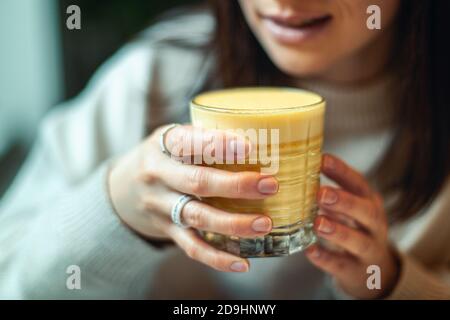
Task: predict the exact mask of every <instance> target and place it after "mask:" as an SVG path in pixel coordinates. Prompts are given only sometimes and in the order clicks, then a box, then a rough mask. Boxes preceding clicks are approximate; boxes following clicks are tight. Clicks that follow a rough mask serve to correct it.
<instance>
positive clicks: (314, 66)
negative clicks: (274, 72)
mask: <svg viewBox="0 0 450 320" xmlns="http://www.w3.org/2000/svg"><path fill="white" fill-rule="evenodd" d="M271 60H272V61H273V63H274V64H275V66H276V67H277V68H278V69H280V70H281V71H282V72H283V73H285V74H287V75H289V76H291V77H295V78H306V77H315V76H320V75H321V74H324V73H325V72H326V70H327V69H328V68H329V67H330V63H327V61H326V60H325V59H321V58H320V57H319V56H318V55H317V54H313V55H304V54H299V53H297V54H295V55H291V56H276V57H275V56H274V57H271Z"/></svg>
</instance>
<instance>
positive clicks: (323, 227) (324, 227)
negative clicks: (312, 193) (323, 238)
mask: <svg viewBox="0 0 450 320" xmlns="http://www.w3.org/2000/svg"><path fill="white" fill-rule="evenodd" d="M317 230H319V231H320V232H323V233H327V234H330V233H332V232H333V231H334V223H332V222H331V221H329V220H328V219H325V218H321V219H320V222H319V225H318V227H317Z"/></svg>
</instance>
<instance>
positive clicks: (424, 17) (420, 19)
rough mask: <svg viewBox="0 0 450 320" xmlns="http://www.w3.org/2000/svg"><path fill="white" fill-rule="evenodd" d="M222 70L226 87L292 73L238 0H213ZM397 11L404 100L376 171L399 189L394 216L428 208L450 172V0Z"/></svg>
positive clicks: (385, 184)
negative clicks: (277, 61) (272, 54)
mask: <svg viewBox="0 0 450 320" xmlns="http://www.w3.org/2000/svg"><path fill="white" fill-rule="evenodd" d="M210 4H211V6H212V8H213V12H214V14H215V17H216V22H217V25H216V31H215V37H214V40H213V41H214V43H213V44H212V45H213V46H214V48H215V52H216V55H217V73H216V76H218V77H219V78H220V79H221V81H222V83H223V86H224V87H237V86H249V85H252V86H255V85H256V86H258V85H285V84H288V83H289V77H288V76H287V75H285V74H283V73H282V72H281V71H280V70H279V69H277V68H276V66H275V65H274V64H273V63H272V61H271V60H270V59H269V57H268V56H267V54H266V53H265V51H264V50H263V48H262V47H261V45H260V44H259V42H258V41H257V39H256V38H255V36H254V35H253V33H252V31H251V30H250V28H249V26H248V25H247V23H246V21H245V18H244V16H243V13H242V11H241V8H240V6H239V4H238V1H235V0H212V1H210ZM400 11H401V12H400V14H399V16H398V18H397V33H398V39H397V44H398V45H397V47H396V50H395V52H393V55H395V57H396V59H395V61H396V62H397V64H398V65H399V68H398V69H399V72H398V83H397V86H398V90H396V96H395V97H393V98H395V99H396V101H397V102H398V105H399V108H400V112H399V114H400V115H401V117H400V118H399V121H397V125H396V133H395V136H394V139H393V142H392V144H391V146H390V147H389V148H388V150H387V152H386V153H385V155H384V159H383V160H382V161H381V162H380V164H379V165H378V166H377V167H376V168H375V170H374V171H373V172H372V174H371V177H372V179H373V181H374V184H375V185H376V187H377V189H378V190H379V191H380V192H381V193H382V194H384V195H386V194H397V197H396V200H395V202H394V204H393V206H392V207H391V220H395V219H405V218H408V217H410V216H412V215H414V214H416V213H418V212H420V210H421V209H423V208H425V207H426V206H428V205H429V204H430V202H431V201H433V199H434V198H435V197H436V196H437V194H438V193H439V192H440V190H441V189H442V187H443V185H444V183H445V181H446V179H447V177H448V176H449V173H450V142H449V139H450V123H449V120H450V117H449V107H450V105H449V104H450V103H449V101H450V83H449V81H448V79H449V77H450V76H449V75H450V63H449V61H450V51H449V46H448V45H447V43H446V39H448V36H449V31H450V30H449V28H448V26H447V23H448V21H447V20H448V18H447V17H446V15H447V14H448V12H450V1H446V0H431V1H423V0H403V2H402V6H401V10H400Z"/></svg>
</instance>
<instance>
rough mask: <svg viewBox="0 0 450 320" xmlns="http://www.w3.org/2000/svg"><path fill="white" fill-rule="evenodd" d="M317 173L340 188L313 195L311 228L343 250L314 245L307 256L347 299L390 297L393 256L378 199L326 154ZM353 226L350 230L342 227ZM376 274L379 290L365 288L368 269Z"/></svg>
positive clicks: (355, 174)
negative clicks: (314, 214)
mask: <svg viewBox="0 0 450 320" xmlns="http://www.w3.org/2000/svg"><path fill="white" fill-rule="evenodd" d="M322 173H323V174H325V175H326V176H327V177H328V178H330V179H332V180H333V181H335V182H336V183H337V184H338V185H339V186H340V188H334V187H331V186H322V187H321V188H320V190H319V192H318V196H317V197H318V199H317V200H318V205H319V215H318V217H317V218H316V220H315V223H314V229H315V231H316V234H317V236H318V237H319V238H323V239H325V240H326V241H327V242H329V243H331V244H332V245H334V246H337V247H338V248H340V249H343V250H330V249H327V248H325V247H324V246H321V245H313V246H311V247H310V248H308V249H307V251H306V256H307V257H308V258H309V260H310V261H311V262H312V263H313V264H314V265H316V266H317V267H318V268H320V269H322V270H323V271H325V272H327V273H329V274H330V275H331V276H332V277H334V279H335V280H336V283H337V284H338V285H339V287H340V288H341V289H342V290H343V291H344V292H345V293H347V294H349V295H350V296H352V297H354V298H359V299H376V298H381V297H384V296H386V295H387V294H389V292H390V291H391V290H392V288H393V287H394V286H395V284H396V282H397V278H398V274H399V268H400V267H399V264H398V261H397V257H396V255H395V253H394V251H393V250H392V247H391V246H390V243H389V241H388V223H387V217H386V213H385V211H384V207H383V201H382V198H381V196H380V195H379V194H378V193H376V192H374V191H373V190H372V189H371V188H370V186H369V183H368V182H367V181H366V179H365V178H364V176H363V175H361V174H360V173H358V172H357V171H355V170H354V169H353V168H351V167H350V166H348V165H347V164H345V163H344V162H343V161H342V160H340V159H338V158H337V157H334V156H331V155H324V156H323V161H322ZM343 218H345V220H347V221H349V220H350V221H352V222H354V223H353V226H352V227H350V226H349V225H350V224H349V223H344V221H345V220H344V219H343ZM371 265H375V266H377V267H379V270H380V280H381V281H380V288H379V289H376V288H375V289H373V288H372V289H369V288H368V283H367V279H368V278H369V276H370V275H371V274H372V272H371V271H369V270H368V267H369V266H371Z"/></svg>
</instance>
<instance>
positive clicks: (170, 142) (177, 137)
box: [164, 125, 250, 164]
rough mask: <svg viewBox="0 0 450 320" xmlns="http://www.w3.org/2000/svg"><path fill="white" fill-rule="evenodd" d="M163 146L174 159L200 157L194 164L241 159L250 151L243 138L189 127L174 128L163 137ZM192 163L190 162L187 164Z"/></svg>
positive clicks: (186, 159) (247, 142) (218, 131)
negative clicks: (214, 160) (213, 160)
mask: <svg viewBox="0 0 450 320" xmlns="http://www.w3.org/2000/svg"><path fill="white" fill-rule="evenodd" d="M164 145H165V146H166V148H167V150H168V151H169V152H170V153H171V154H172V155H173V156H175V157H181V158H182V159H184V160H185V161H188V160H191V159H192V156H201V157H200V158H197V159H200V160H199V161H198V163H197V162H196V164H200V163H202V161H208V159H206V158H210V160H212V159H213V158H214V159H216V160H222V161H223V160H226V159H228V160H234V159H238V158H239V159H242V158H245V156H246V155H247V154H248V153H249V151H250V142H249V141H248V140H247V139H245V138H244V137H241V136H238V135H236V134H232V133H229V132H225V131H221V130H209V129H202V128H196V127H193V126H190V125H185V126H176V127H174V128H173V129H171V130H169V131H168V132H167V134H166V136H165V140H164ZM189 163H192V162H189Z"/></svg>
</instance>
